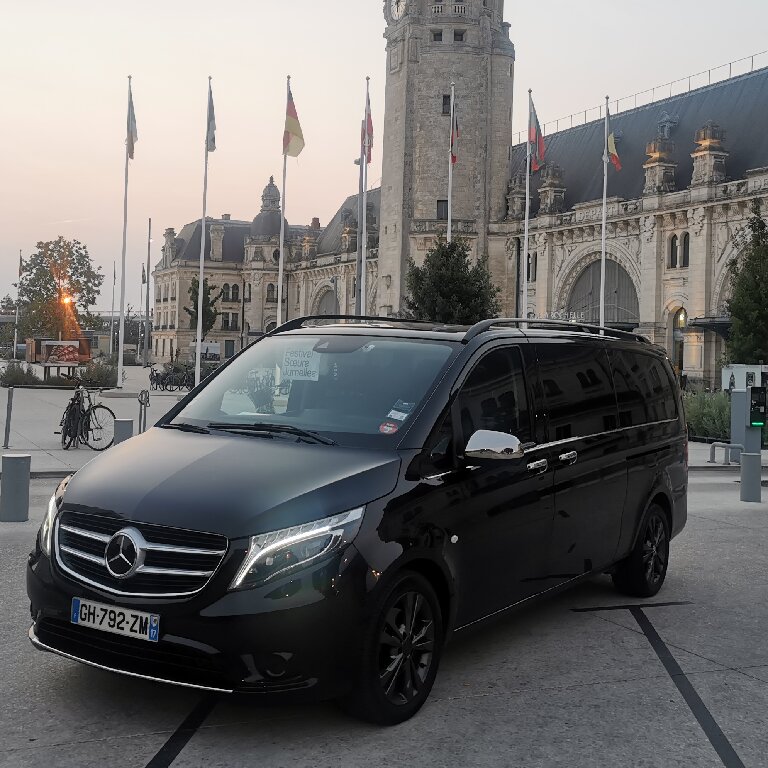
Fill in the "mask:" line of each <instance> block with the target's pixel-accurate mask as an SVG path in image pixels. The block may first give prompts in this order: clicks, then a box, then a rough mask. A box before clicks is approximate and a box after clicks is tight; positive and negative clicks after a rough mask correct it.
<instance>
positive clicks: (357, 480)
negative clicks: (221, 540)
mask: <svg viewBox="0 0 768 768" xmlns="http://www.w3.org/2000/svg"><path fill="white" fill-rule="evenodd" d="M399 469H400V458H399V456H398V454H397V453H396V452H394V451H375V450H361V449H359V448H355V449H352V448H343V447H341V446H327V445H312V444H307V443H297V442H294V441H292V440H289V439H284V438H280V437H277V438H275V439H265V438H263V437H252V436H240V435H227V434H216V433H213V434H210V435H204V434H193V433H186V432H178V431H174V430H168V429H161V428H153V429H150V430H149V431H148V432H145V433H144V434H142V435H139V436H137V437H134V438H132V439H131V440H128V441H126V442H124V443H121V444H119V445H116V446H113V447H112V448H110V449H109V450H108V451H106V452H105V453H103V454H101V455H100V456H98V457H97V458H95V459H94V460H93V461H91V462H89V463H88V464H87V465H86V466H85V467H83V468H82V469H80V470H79V471H78V472H77V473H76V474H75V475H74V476H73V477H72V479H71V481H70V483H69V485H68V486H67V490H66V493H65V495H64V504H65V506H66V507H67V508H69V509H80V510H83V511H89V512H96V513H103V514H110V515H113V514H114V515H118V516H119V517H122V518H124V519H125V520H132V521H136V522H144V523H155V524H159V525H168V526H175V527H179V528H187V529H190V530H199V531H209V532H211V533H220V534H223V535H224V536H226V537H227V538H229V539H234V538H239V537H243V536H250V535H254V534H257V533H264V532H267V531H274V530H277V529H280V528H286V527H288V526H291V525H297V524H300V523H305V522H309V521H311V520H318V519H320V518H323V517H327V516H329V515H334V514H338V513H339V512H344V511H346V510H348V509H354V508H355V507H358V506H361V505H362V504H366V503H367V502H369V501H373V500H374V499H377V498H380V497H382V496H385V495H386V494H388V493H390V492H391V491H392V490H393V489H394V487H395V485H396V483H397V477H398V473H399Z"/></svg>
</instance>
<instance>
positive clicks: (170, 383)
mask: <svg viewBox="0 0 768 768" xmlns="http://www.w3.org/2000/svg"><path fill="white" fill-rule="evenodd" d="M180 388H181V383H180V382H179V377H178V376H177V375H176V374H175V373H172V374H171V375H170V376H169V377H168V378H167V379H166V380H165V389H166V390H168V392H175V391H176V390H177V389H180Z"/></svg>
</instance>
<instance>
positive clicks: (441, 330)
mask: <svg viewBox="0 0 768 768" xmlns="http://www.w3.org/2000/svg"><path fill="white" fill-rule="evenodd" d="M686 491H687V443H686V431H685V427H684V418H683V411H682V402H681V398H680V392H679V388H678V386H677V383H676V381H675V377H674V375H673V372H672V368H671V366H670V364H669V361H668V360H667V357H666V355H665V352H664V351H663V350H662V349H660V348H658V347H656V346H653V345H652V344H650V343H649V342H647V341H646V340H645V339H644V338H642V337H640V336H636V335H633V334H630V333H624V332H620V331H615V330H610V329H600V328H595V327H591V326H583V325H573V324H570V323H560V322H554V321H552V322H545V321H539V320H536V321H530V320H529V321H523V320H516V319H512V320H504V319H495V320H488V321H484V322H481V323H478V324H477V325H475V326H473V327H471V328H467V327H456V326H444V325H438V324H434V323H418V322H412V321H410V322H406V321H399V320H393V319H380V320H379V319H360V318H345V317H334V318H302V319H297V320H293V321H290V322H288V323H286V324H285V325H283V326H281V327H280V328H278V329H277V330H276V331H274V332H272V333H269V334H267V335H266V336H265V337H263V338H262V339H260V340H259V341H258V342H256V343H254V344H252V345H251V346H250V347H248V348H247V349H245V350H244V351H243V352H241V353H240V354H238V355H237V356H235V357H234V358H233V359H232V360H231V361H230V362H229V363H228V364H227V365H225V366H223V367H221V368H220V369H219V370H218V371H217V372H216V374H214V375H213V376H211V377H210V378H209V379H207V380H206V381H205V382H203V384H202V385H201V386H200V387H198V388H197V389H195V390H193V391H192V392H191V393H190V394H189V395H188V396H187V397H186V398H185V399H183V400H182V401H181V402H179V403H178V404H177V405H176V406H175V407H174V408H173V409H172V410H171V411H170V412H169V413H168V414H167V415H166V416H165V417H163V418H162V419H161V420H160V421H159V422H158V423H157V424H156V425H155V426H154V427H153V428H152V429H150V430H149V431H147V432H145V433H144V434H142V435H140V436H137V437H135V438H133V439H131V440H129V441H127V442H125V443H122V444H120V445H118V446H115V447H113V448H111V449H110V450H109V451H107V452H106V453H104V454H103V455H100V456H99V457H97V458H96V459H95V460H93V461H91V462H90V463H89V464H88V465H87V466H85V467H84V468H83V469H81V470H79V471H78V472H76V473H75V474H74V475H72V476H71V477H69V478H68V479H66V480H64V481H63V482H62V483H61V485H60V486H59V487H58V489H57V490H56V493H55V494H54V496H53V497H52V498H51V501H50V504H49V507H48V513H47V515H46V517H45V520H44V522H43V525H42V527H41V529H40V532H39V535H38V537H37V542H36V546H35V550H34V552H33V553H32V554H31V555H30V558H29V566H28V570H27V589H28V594H29V597H30V601H31V613H32V622H33V623H32V627H31V629H30V631H29V637H30V639H31V641H32V643H33V644H34V645H35V646H36V647H37V648H39V649H42V650H45V651H52V652H54V653H58V654H60V655H62V656H66V657H68V658H70V659H76V660H78V661H82V662H84V663H86V664H90V665H93V666H96V667H99V668H102V669H105V670H110V671H113V672H119V673H123V674H127V675H133V676H136V677H141V678H146V679H149V680H156V681H162V682H166V683H174V684H177V685H184V686H190V687H193V688H200V689H205V690H212V691H221V692H251V693H253V694H255V695H259V696H273V697H282V698H291V697H292V698H299V697H301V696H302V695H309V696H311V697H327V698H330V697H333V698H339V699H340V700H341V701H342V702H343V703H345V704H346V706H347V707H348V708H349V710H350V711H352V712H354V713H355V714H357V715H359V716H362V717H364V718H367V719H369V720H372V721H374V722H379V723H385V724H393V723H397V722H401V721H403V720H405V719H406V718H408V717H410V716H411V715H413V714H414V713H415V712H416V711H417V710H418V709H419V708H420V707H421V705H422V704H423V703H424V701H425V700H426V698H427V696H428V695H429V692H430V689H431V687H432V684H433V682H434V679H435V675H436V674H437V668H438V664H439V662H440V655H441V651H442V649H443V647H444V645H445V643H446V641H447V640H448V638H450V636H451V635H452V634H453V633H455V632H460V631H461V630H463V629H465V628H467V627H469V626H470V625H473V624H476V623H477V622H481V621H483V620H485V619H487V618H489V617H492V616H495V615H498V614H500V613H502V612H504V611H508V610H510V609H513V608H516V607H520V606H522V605H524V604H525V603H526V602H528V601H530V600H532V599H534V598H537V597H538V596H540V595H543V594H545V593H553V592H556V591H558V590H561V589H563V588H565V587H567V586H569V585H572V584H576V583H578V582H579V581H581V580H583V579H585V578H588V577H590V576H592V575H594V574H599V573H603V572H609V573H611V574H612V576H613V580H614V582H615V584H616V587H617V588H618V589H619V590H620V591H622V592H624V593H626V594H630V595H635V596H638V597H648V596H651V595H654V594H656V592H658V590H659V589H660V588H661V586H662V584H663V582H664V578H665V575H666V572H667V565H668V559H669V551H670V548H669V544H670V540H671V539H672V537H674V536H675V535H676V534H678V533H679V532H680V531H681V530H682V528H683V526H684V525H685V522H686V516H687V510H686Z"/></svg>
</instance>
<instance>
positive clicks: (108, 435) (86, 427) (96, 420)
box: [80, 405, 115, 451]
mask: <svg viewBox="0 0 768 768" xmlns="http://www.w3.org/2000/svg"><path fill="white" fill-rule="evenodd" d="M81 424H82V425H83V426H82V434H81V436H80V439H81V440H82V441H83V442H84V443H85V444H86V445H87V446H88V447H89V448H91V449H92V450H94V451H104V450H106V449H107V448H109V446H110V445H112V443H113V442H114V440H115V414H114V413H112V411H111V410H110V409H109V408H107V406H106V405H94V406H92V407H91V408H89V409H88V410H87V411H86V412H85V414H83V419H82V421H81Z"/></svg>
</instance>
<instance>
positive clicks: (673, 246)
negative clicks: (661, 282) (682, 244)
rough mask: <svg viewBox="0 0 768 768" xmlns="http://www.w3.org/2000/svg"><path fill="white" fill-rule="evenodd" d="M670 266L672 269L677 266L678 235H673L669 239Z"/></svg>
mask: <svg viewBox="0 0 768 768" xmlns="http://www.w3.org/2000/svg"><path fill="white" fill-rule="evenodd" d="M669 266H670V268H671V269H676V268H677V235H672V239H671V240H670V241H669Z"/></svg>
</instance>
